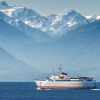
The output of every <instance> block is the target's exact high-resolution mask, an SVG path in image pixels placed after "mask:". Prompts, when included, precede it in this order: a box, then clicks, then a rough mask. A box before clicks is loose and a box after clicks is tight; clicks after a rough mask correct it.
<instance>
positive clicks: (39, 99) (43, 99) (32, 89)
mask: <svg viewBox="0 0 100 100" xmlns="http://www.w3.org/2000/svg"><path fill="white" fill-rule="evenodd" d="M97 87H98V89H96V90H37V87H36V84H35V83H34V82H1V83H0V100H100V83H97Z"/></svg>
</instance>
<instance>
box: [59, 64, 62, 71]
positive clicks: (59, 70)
mask: <svg viewBox="0 0 100 100" xmlns="http://www.w3.org/2000/svg"><path fill="white" fill-rule="evenodd" d="M61 69H62V68H61V64H60V68H58V72H59V73H61Z"/></svg>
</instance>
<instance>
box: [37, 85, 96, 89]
mask: <svg viewBox="0 0 100 100" xmlns="http://www.w3.org/2000/svg"><path fill="white" fill-rule="evenodd" d="M38 87H40V88H86V89H96V88H97V87H67V86H38Z"/></svg>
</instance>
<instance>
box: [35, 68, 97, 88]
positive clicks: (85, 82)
mask: <svg viewBox="0 0 100 100" xmlns="http://www.w3.org/2000/svg"><path fill="white" fill-rule="evenodd" d="M53 71H54V70H53ZM58 72H60V75H54V73H53V75H51V76H49V77H46V80H35V82H36V84H37V87H38V88H40V89H96V88H97V84H96V80H93V78H90V77H79V76H74V77H69V76H68V74H67V73H63V72H61V67H60V68H59V69H58Z"/></svg>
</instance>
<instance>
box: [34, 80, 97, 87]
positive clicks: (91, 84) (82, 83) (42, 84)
mask: <svg viewBox="0 0 100 100" xmlns="http://www.w3.org/2000/svg"><path fill="white" fill-rule="evenodd" d="M35 82H36V84H37V87H38V88H40V89H96V88H97V84H96V81H87V80H85V81H79V82H78V81H76V82H75V81H39V80H35Z"/></svg>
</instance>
